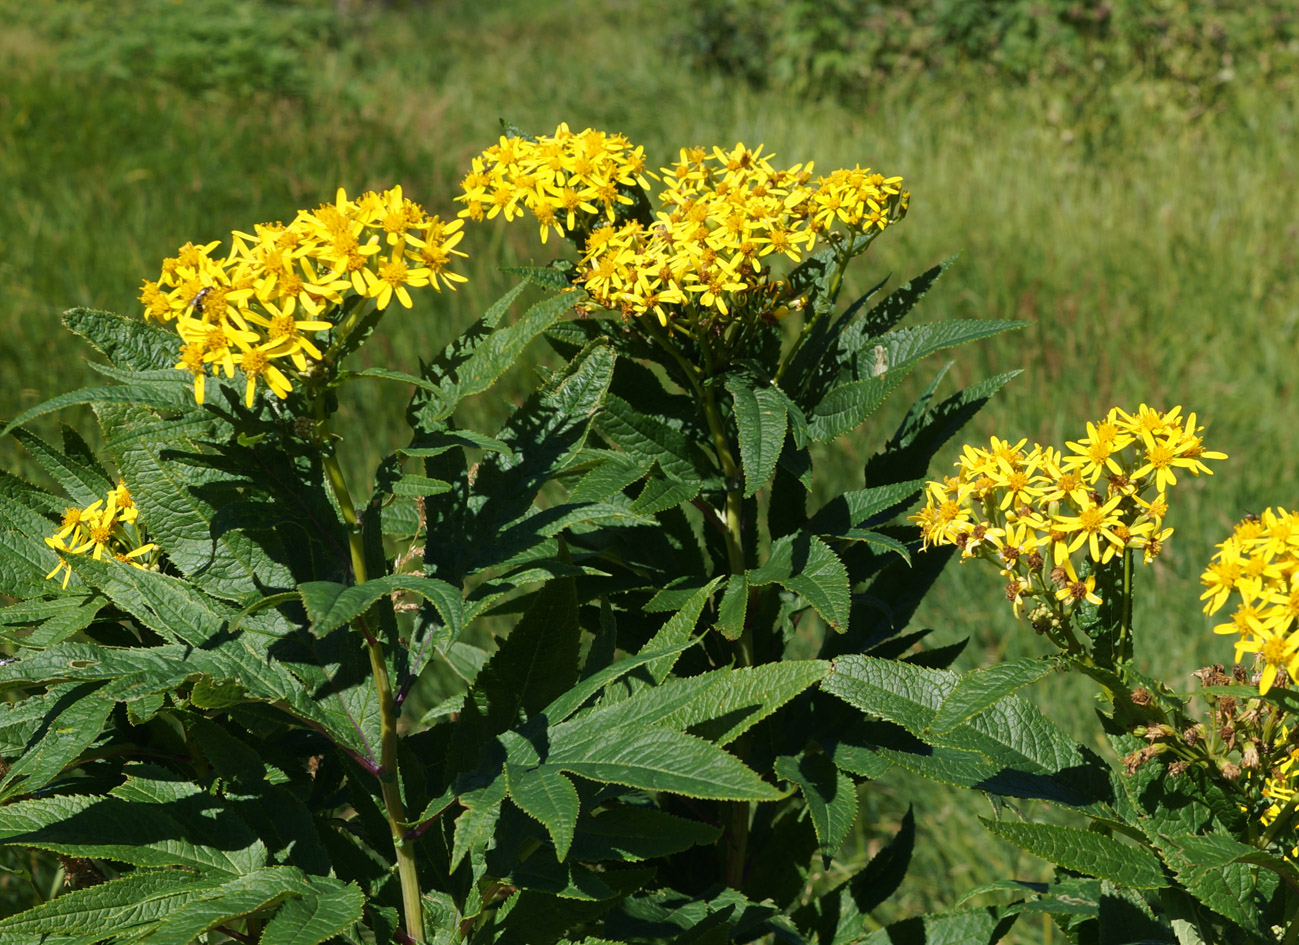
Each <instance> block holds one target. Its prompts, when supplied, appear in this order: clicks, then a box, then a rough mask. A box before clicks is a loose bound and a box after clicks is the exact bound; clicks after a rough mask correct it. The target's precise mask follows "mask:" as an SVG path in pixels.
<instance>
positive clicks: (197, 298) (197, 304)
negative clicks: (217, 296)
mask: <svg viewBox="0 0 1299 945" xmlns="http://www.w3.org/2000/svg"><path fill="white" fill-rule="evenodd" d="M211 291H212V287H211V286H210V285H208V286H204V287H203V288H201V289H199V290H198V292H196V293H195V294H194V297H193V298H192V299H190V300H189V304H188V305H186V306H185V312H186V313H187V314H188V313H189V312H192V311H193V312H197V313H198V314H199V317H202V315H203V299H204V298H205V297H206V296H207V294H208V293H209V292H211Z"/></svg>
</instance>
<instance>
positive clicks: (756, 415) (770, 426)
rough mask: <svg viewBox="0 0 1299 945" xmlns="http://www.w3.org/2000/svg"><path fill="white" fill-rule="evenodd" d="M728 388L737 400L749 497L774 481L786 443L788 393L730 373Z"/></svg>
mask: <svg viewBox="0 0 1299 945" xmlns="http://www.w3.org/2000/svg"><path fill="white" fill-rule="evenodd" d="M726 389H727V390H729V391H730V392H731V396H732V397H733V398H734V401H735V422H736V426H737V428H738V429H739V435H740V459H741V462H742V465H743V467H744V482H745V486H744V497H745V498H748V497H749V496H751V495H754V494H755V493H757V491H758V490H759V489H761V488H762V487H763V486H765V485H766V484H767V483H768V482H769V481H771V477H772V475H773V474H774V473H775V471H776V460H777V459H779V458H780V452H781V450H782V449H783V448H784V446H785V430H786V428H787V425H788V421H789V414H788V412H787V411H786V406H785V405H786V402H787V401H786V398H785V396H784V394H782V393H781V392H779V391H777V390H773V389H772V388H770V387H763V386H755V385H753V384H752V383H751V382H750V381H749V379H748V378H745V377H740V376H738V375H734V374H732V375H729V376H728V377H727V378H726Z"/></svg>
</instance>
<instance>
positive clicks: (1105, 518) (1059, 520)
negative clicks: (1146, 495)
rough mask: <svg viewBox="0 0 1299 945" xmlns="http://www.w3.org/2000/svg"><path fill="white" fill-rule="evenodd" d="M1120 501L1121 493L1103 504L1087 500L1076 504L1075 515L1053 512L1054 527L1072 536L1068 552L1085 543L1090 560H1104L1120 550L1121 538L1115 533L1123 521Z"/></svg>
mask: <svg viewBox="0 0 1299 945" xmlns="http://www.w3.org/2000/svg"><path fill="white" fill-rule="evenodd" d="M1120 501H1122V496H1117V495H1116V496H1114V497H1113V498H1111V499H1109V500H1108V501H1107V502H1105V504H1103V505H1097V504H1096V503H1094V502H1091V501H1088V502H1086V503H1084V504H1083V506H1082V507H1081V508H1079V510H1078V514H1077V515H1056V516H1055V517H1054V518H1053V520H1052V521H1053V527H1054V528H1055V529H1056V530H1057V531H1061V532H1064V533H1065V534H1067V535H1072V536H1073V537H1072V538H1070V539H1069V544H1068V551H1069V553H1070V554H1072V553H1073V552H1075V551H1077V550H1078V549H1079V548H1081V547H1082V546H1083V545H1084V544H1086V545H1087V548H1088V551H1089V552H1090V553H1091V558H1092V560H1093V561H1099V562H1102V563H1104V562H1106V561H1109V560H1110V559H1111V558H1113V557H1114V555H1115V554H1117V553H1118V552H1120V551H1122V550H1123V547H1124V544H1125V542H1124V539H1123V538H1121V537H1119V535H1118V534H1116V533H1115V529H1116V528H1117V527H1118V526H1120V525H1122V524H1123V521H1122V519H1121V518H1120V517H1119V515H1118V506H1119V502H1120ZM1102 542H1104V544H1103V545H1102Z"/></svg>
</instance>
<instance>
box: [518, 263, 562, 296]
mask: <svg viewBox="0 0 1299 945" xmlns="http://www.w3.org/2000/svg"><path fill="white" fill-rule="evenodd" d="M501 272H504V273H508V274H509V275H512V276H518V277H519V278H521V279H523V280H524V281H525V282H528V283H530V284H531V285H536V286H540V287H541V288H543V289H550V290H551V291H552V292H562V291H563V290H565V289H571V288H572V279H571V275H570V273H568V272H565V271H563V270H561V269H557V268H555V267H554V266H503V267H501Z"/></svg>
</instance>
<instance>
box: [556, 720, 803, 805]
mask: <svg viewBox="0 0 1299 945" xmlns="http://www.w3.org/2000/svg"><path fill="white" fill-rule="evenodd" d="M574 724H576V722H567V723H565V725H568V726H572V725H574ZM551 736H552V739H553V741H552V743H551V750H550V754H549V755H548V756H547V757H546V761H547V763H549V764H551V765H554V766H556V767H558V768H562V769H563V770H565V771H567V772H569V773H571V774H576V775H578V776H580V777H583V778H586V779H587V780H589V781H598V782H600V783H603V784H621V785H623V786H625V787H633V788H639V789H641V790H643V791H665V792H669V793H672V794H680V795H683V796H685V797H700V798H711V799H713V800H728V801H771V800H776V799H777V798H780V797H782V796H783V795H782V794H781V792H780V791H777V790H776V789H775V788H773V787H772V786H771V785H769V784H767V783H766V782H765V781H763V780H762V779H761V778H760V777H758V776H757V774H755V773H754V772H753V771H752V770H751V769H749V768H747V767H745V765H744V764H743V763H742V762H740V761H739V760H738V759H737V758H736V757H735V756H734V755H731V754H729V753H728V752H725V751H723V750H722V749H720V748H718V747H716V746H715V745H712V744H710V743H709V742H706V741H704V740H703V739H700V738H694V737H692V736H690V735H683V734H681V733H680V732H673V731H670V730H669V729H664V728H652V729H620V730H616V731H612V732H609V731H605V732H596V733H590V734H587V735H585V736H584V737H580V738H579V737H571V738H562V739H561V738H560V736H559V733H558V732H557V731H556V730H554V729H552V730H551Z"/></svg>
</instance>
